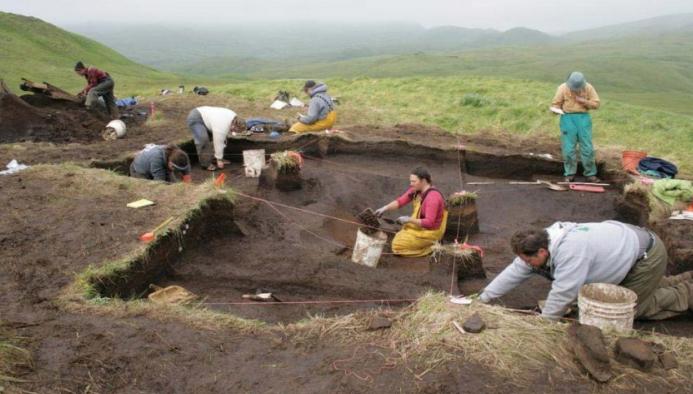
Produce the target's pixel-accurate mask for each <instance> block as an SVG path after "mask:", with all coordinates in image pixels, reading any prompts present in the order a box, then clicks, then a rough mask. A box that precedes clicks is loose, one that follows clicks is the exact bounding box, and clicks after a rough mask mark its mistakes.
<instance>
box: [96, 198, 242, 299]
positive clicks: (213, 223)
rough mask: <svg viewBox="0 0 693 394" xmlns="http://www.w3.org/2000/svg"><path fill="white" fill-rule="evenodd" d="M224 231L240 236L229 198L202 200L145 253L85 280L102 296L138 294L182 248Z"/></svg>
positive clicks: (165, 268)
mask: <svg viewBox="0 0 693 394" xmlns="http://www.w3.org/2000/svg"><path fill="white" fill-rule="evenodd" d="M211 218H213V220H211ZM228 234H234V235H238V236H241V233H240V230H239V229H238V227H237V226H236V225H235V222H234V221H233V204H232V203H231V201H229V200H228V199H226V198H212V199H208V200H205V201H203V202H202V203H201V204H200V207H199V208H198V209H195V210H194V211H193V212H192V213H190V214H189V216H188V217H187V218H186V219H185V220H184V221H183V222H182V223H181V224H180V226H179V227H178V228H176V229H172V230H169V231H168V232H166V233H164V234H162V235H160V236H159V237H157V239H156V240H155V241H153V242H152V244H151V245H150V246H149V247H148V248H147V249H146V251H145V253H144V254H143V255H141V256H139V257H137V258H135V259H134V260H132V261H131V262H130V263H129V264H128V265H127V267H125V268H122V269H117V270H114V271H113V272H109V273H108V274H104V275H97V276H94V277H92V278H90V279H89V283H90V285H91V286H92V287H93V288H94V290H95V291H96V293H97V294H98V295H100V296H102V297H109V298H116V297H117V298H122V299H131V298H138V297H141V296H142V295H143V294H145V293H146V292H147V290H148V287H149V285H150V284H152V283H156V281H157V280H158V279H160V278H162V277H164V276H165V275H166V274H167V273H168V271H169V269H170V267H171V266H172V264H173V263H174V262H176V261H178V260H179V256H180V254H181V252H182V251H183V250H184V249H186V248H190V247H199V246H200V245H202V244H204V243H205V242H207V241H209V240H210V239H214V238H216V237H219V236H221V235H228Z"/></svg>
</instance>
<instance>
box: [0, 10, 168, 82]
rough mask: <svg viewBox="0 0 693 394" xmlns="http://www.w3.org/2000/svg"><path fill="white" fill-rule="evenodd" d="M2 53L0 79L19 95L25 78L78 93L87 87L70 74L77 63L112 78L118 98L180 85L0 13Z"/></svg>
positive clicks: (84, 42) (104, 50) (92, 45)
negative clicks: (150, 88) (156, 87)
mask: <svg viewBox="0 0 693 394" xmlns="http://www.w3.org/2000/svg"><path fill="white" fill-rule="evenodd" d="M0 53H1V54H2V55H1V56H2V57H1V59H2V60H0V78H3V79H5V81H6V82H7V83H8V85H9V86H10V87H11V88H12V89H17V90H18V88H17V86H18V85H19V83H20V82H21V81H20V78H22V77H25V78H28V79H31V80H34V81H37V82H43V81H47V82H50V83H53V84H54V85H57V86H60V87H62V88H64V89H69V90H72V91H79V90H80V88H81V87H82V86H83V85H84V83H85V82H84V78H82V77H79V76H78V75H77V74H75V73H74V71H73V67H74V64H75V62H76V61H77V60H82V61H84V62H85V63H86V64H93V65H95V66H97V67H99V68H101V69H103V70H105V71H107V72H109V73H110V74H111V75H113V76H114V78H115V80H116V94H119V93H120V94H121V95H130V94H136V93H138V92H140V91H141V89H142V87H143V86H153V85H157V84H162V83H164V82H169V83H170V81H177V80H178V77H175V76H174V75H173V74H169V73H163V72H160V71H156V70H154V69H152V68H149V67H146V66H142V65H140V64H137V63H135V62H133V61H131V60H129V59H127V58H126V57H124V56H123V55H121V54H119V53H117V52H116V51H114V50H112V49H110V48H108V47H106V46H104V45H102V44H99V43H97V42H96V41H93V40H90V39H88V38H85V37H82V36H79V35H77V34H74V33H70V32H67V31H65V30H62V29H60V28H58V27H56V26H53V25H51V24H49V23H46V22H44V21H42V20H40V19H37V18H32V17H26V16H21V15H15V14H9V13H4V12H0Z"/></svg>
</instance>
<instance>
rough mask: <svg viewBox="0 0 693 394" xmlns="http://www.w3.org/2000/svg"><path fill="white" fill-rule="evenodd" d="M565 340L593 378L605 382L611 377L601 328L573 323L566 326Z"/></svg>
mask: <svg viewBox="0 0 693 394" xmlns="http://www.w3.org/2000/svg"><path fill="white" fill-rule="evenodd" d="M567 341H568V346H569V348H570V349H571V351H572V353H573V354H574V355H575V359H576V360H577V361H578V363H579V364H580V365H581V366H582V367H583V368H584V369H585V370H586V371H587V372H588V373H589V374H590V376H591V377H592V378H593V379H595V380H596V381H598V382H601V383H605V382H607V381H609V379H611V378H612V377H613V373H612V371H611V364H610V359H609V351H608V349H607V347H606V340H605V339H604V335H603V334H602V330H600V329H599V328H597V327H594V326H590V325H586V324H580V323H573V324H571V325H570V327H568V337H567Z"/></svg>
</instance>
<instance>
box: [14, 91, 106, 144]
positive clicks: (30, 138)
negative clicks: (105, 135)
mask: <svg viewBox="0 0 693 394" xmlns="http://www.w3.org/2000/svg"><path fill="white" fill-rule="evenodd" d="M28 96H29V97H27V98H26V99H22V98H19V97H17V96H16V95H15V94H13V93H12V92H10V90H9V89H8V88H7V86H6V85H5V84H4V83H2V82H0V143H14V142H55V143H68V142H82V143H85V142H91V141H94V140H100V139H101V135H100V131H101V129H103V127H104V126H105V125H106V123H107V122H108V119H107V118H106V117H105V116H100V115H99V114H96V113H91V112H88V111H87V110H86V109H85V108H83V107H81V106H80V105H78V104H76V103H68V102H64V101H61V100H53V99H42V98H34V97H32V96H33V95H28ZM48 100H50V101H48ZM33 102H37V103H40V104H41V105H40V106H34V105H32V104H31V103H33Z"/></svg>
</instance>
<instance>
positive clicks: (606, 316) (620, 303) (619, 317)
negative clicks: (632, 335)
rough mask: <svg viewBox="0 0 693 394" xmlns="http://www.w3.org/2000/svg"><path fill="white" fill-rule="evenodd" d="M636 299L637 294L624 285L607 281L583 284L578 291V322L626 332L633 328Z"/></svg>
mask: <svg viewBox="0 0 693 394" xmlns="http://www.w3.org/2000/svg"><path fill="white" fill-rule="evenodd" d="M637 299H638V296H637V294H635V292H633V291H632V290H630V289H626V288H625V287H621V286H617V285H612V284H608V283H591V284H588V285H584V286H582V288H581V289H580V292H579V293H578V308H580V324H589V325H591V326H595V327H599V328H600V329H602V330H608V329H612V330H615V331H617V332H620V333H628V332H630V331H631V330H632V329H633V318H634V317H635V305H636V301H637Z"/></svg>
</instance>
